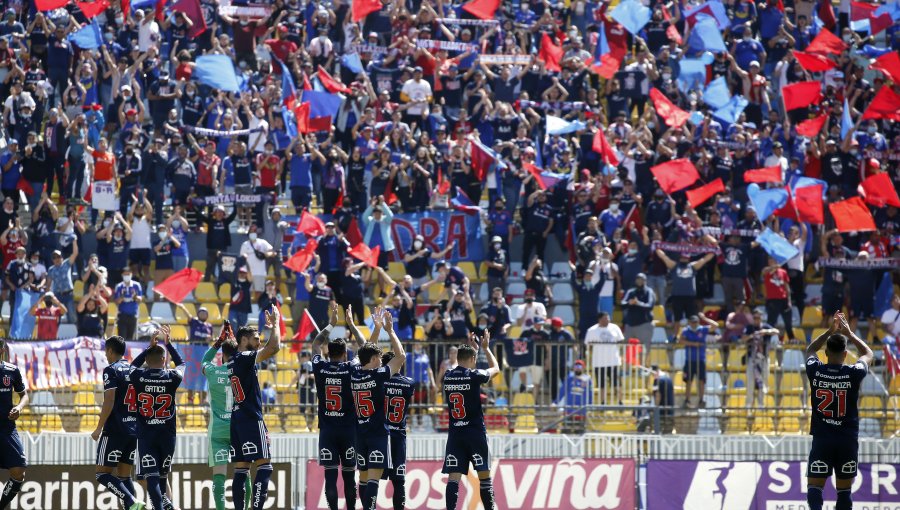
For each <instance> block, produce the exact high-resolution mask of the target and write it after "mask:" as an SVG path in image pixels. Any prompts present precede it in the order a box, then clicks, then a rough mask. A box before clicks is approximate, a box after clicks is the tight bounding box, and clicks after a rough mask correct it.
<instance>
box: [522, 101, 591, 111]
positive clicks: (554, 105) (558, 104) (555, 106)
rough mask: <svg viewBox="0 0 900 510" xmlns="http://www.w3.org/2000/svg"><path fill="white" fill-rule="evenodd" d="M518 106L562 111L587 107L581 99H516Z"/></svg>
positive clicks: (579, 109)
mask: <svg viewBox="0 0 900 510" xmlns="http://www.w3.org/2000/svg"><path fill="white" fill-rule="evenodd" d="M516 103H517V104H518V106H519V108H520V109H521V108H535V109H538V110H562V111H564V112H569V111H576V112H580V111H582V110H585V109H587V108H588V105H587V103H584V102H581V101H527V100H524V99H523V100H519V101H516Z"/></svg>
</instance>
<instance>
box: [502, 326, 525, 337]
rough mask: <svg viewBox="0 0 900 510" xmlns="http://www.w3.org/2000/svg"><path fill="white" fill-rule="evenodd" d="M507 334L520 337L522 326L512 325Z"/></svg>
mask: <svg viewBox="0 0 900 510" xmlns="http://www.w3.org/2000/svg"><path fill="white" fill-rule="evenodd" d="M506 336H507V337H509V338H519V337H520V336H522V326H511V327H510V328H509V331H508V332H507V333H506Z"/></svg>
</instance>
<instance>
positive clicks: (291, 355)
mask: <svg viewBox="0 0 900 510" xmlns="http://www.w3.org/2000/svg"><path fill="white" fill-rule="evenodd" d="M275 360H276V362H277V363H278V370H279V371H281V370H290V369H297V368H300V360H298V359H297V353H295V352H291V349H290V348H285V347H282V348H281V350H280V351H278V354H276V355H275Z"/></svg>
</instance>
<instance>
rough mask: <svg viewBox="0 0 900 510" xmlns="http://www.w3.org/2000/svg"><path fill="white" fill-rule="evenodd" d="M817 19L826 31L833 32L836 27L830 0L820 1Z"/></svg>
mask: <svg viewBox="0 0 900 510" xmlns="http://www.w3.org/2000/svg"><path fill="white" fill-rule="evenodd" d="M818 14H819V19H820V20H821V21H822V24H823V25H824V26H825V28H827V29H828V30H834V27H835V26H836V25H837V19H835V17H834V8H833V7H832V6H831V1H830V0H821V1H820V2H819V12H818Z"/></svg>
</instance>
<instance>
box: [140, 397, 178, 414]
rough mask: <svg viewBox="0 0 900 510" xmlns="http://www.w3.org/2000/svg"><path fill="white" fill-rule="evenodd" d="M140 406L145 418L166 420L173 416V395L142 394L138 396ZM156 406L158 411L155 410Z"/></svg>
mask: <svg viewBox="0 0 900 510" xmlns="http://www.w3.org/2000/svg"><path fill="white" fill-rule="evenodd" d="M137 401H138V403H139V404H140V413H141V416H143V417H144V418H159V419H161V420H164V419H166V418H169V417H171V416H172V411H170V410H169V407H171V406H172V395H166V394H162V395H156V396H154V395H151V394H150V393H140V394H138V396H137ZM154 404H155V407H156V409H154Z"/></svg>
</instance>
